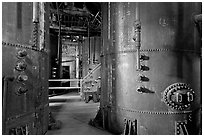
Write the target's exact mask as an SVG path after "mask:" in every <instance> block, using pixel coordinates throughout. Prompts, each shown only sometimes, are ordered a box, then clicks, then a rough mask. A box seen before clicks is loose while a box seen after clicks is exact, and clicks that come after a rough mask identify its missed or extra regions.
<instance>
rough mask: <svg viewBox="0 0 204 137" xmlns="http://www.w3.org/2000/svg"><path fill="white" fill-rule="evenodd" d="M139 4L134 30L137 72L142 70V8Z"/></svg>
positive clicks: (137, 5) (137, 4)
mask: <svg viewBox="0 0 204 137" xmlns="http://www.w3.org/2000/svg"><path fill="white" fill-rule="evenodd" d="M139 6H140V5H139V3H138V2H137V3H136V10H135V11H136V13H135V22H134V29H135V36H134V38H133V39H134V41H135V46H136V49H137V58H136V62H137V64H136V69H137V70H140V69H141V67H140V46H141V43H140V41H141V40H140V39H141V36H140V35H141V33H140V31H141V22H140V9H139V8H140V7H139Z"/></svg>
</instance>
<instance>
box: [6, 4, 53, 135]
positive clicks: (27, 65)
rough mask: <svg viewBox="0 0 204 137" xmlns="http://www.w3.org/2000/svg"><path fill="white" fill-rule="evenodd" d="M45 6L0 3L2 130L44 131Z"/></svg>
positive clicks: (46, 108)
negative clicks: (0, 32) (0, 8)
mask: <svg viewBox="0 0 204 137" xmlns="http://www.w3.org/2000/svg"><path fill="white" fill-rule="evenodd" d="M36 4H37V5H38V8H37V9H35V8H36ZM34 5H35V6H34ZM48 7H49V6H48V5H47V4H45V3H35V4H33V3H30V2H29V3H28V2H26V3H22V2H9V3H5V2H3V3H2V80H3V83H2V84H3V86H2V88H3V91H2V100H3V107H2V109H3V111H2V121H3V122H2V124H3V125H2V127H3V128H2V134H6V135H33V134H45V133H46V132H47V129H48V114H49V100H48V69H49V66H48V63H49V58H48V57H49V56H48V55H49V53H48V50H49V40H48V38H49V21H48V15H49V14H48V13H49V10H48V9H49V8H48ZM34 11H38V12H37V13H36V14H35V13H34ZM39 11H40V13H39Z"/></svg>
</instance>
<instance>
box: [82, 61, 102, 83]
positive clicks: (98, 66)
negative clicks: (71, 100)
mask: <svg viewBox="0 0 204 137" xmlns="http://www.w3.org/2000/svg"><path fill="white" fill-rule="evenodd" d="M100 67H101V63H99V64H98V65H96V66H95V67H94V68H93V69H92V70H91V71H90V72H88V74H87V75H86V76H85V77H84V78H83V79H82V82H84V80H85V79H87V78H88V77H89V76H90V75H91V74H93V73H94V72H95V71H96V70H98V69H99V68H100Z"/></svg>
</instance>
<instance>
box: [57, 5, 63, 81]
mask: <svg viewBox="0 0 204 137" xmlns="http://www.w3.org/2000/svg"><path fill="white" fill-rule="evenodd" d="M56 5H57V17H58V23H59V24H58V25H59V33H58V50H57V60H58V74H59V78H61V77H62V73H61V65H62V63H61V62H62V46H61V21H60V13H59V7H58V3H57V2H56Z"/></svg>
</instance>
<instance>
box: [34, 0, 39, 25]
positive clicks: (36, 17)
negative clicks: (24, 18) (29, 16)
mask: <svg viewBox="0 0 204 137" xmlns="http://www.w3.org/2000/svg"><path fill="white" fill-rule="evenodd" d="M38 12H39V2H33V22H34V23H38V21H39V13H38Z"/></svg>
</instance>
